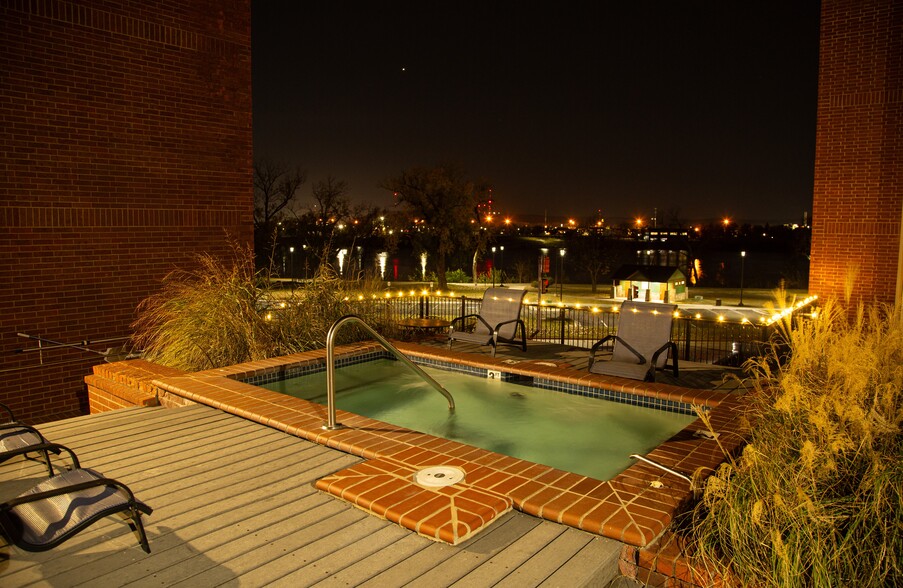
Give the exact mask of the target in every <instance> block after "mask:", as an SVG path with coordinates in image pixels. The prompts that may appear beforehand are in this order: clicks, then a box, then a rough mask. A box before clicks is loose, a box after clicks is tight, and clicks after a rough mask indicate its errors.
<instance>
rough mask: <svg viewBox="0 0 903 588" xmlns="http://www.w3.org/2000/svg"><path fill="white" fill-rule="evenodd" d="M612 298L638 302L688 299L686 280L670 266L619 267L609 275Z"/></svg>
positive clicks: (675, 267)
mask: <svg viewBox="0 0 903 588" xmlns="http://www.w3.org/2000/svg"><path fill="white" fill-rule="evenodd" d="M612 282H613V286H614V297H615V298H620V299H627V300H639V301H641V302H643V301H646V302H676V301H678V300H686V299H687V276H686V274H684V273H683V272H682V271H681V270H680V268H678V267H677V266H673V265H633V264H630V265H622V266H621V267H620V268H618V270H617V271H616V272H615V273H614V274H613V275H612Z"/></svg>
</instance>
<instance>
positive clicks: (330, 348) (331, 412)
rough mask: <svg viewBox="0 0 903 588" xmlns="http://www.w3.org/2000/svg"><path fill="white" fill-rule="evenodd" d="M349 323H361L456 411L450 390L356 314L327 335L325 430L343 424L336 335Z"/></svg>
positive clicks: (343, 318)
mask: <svg viewBox="0 0 903 588" xmlns="http://www.w3.org/2000/svg"><path fill="white" fill-rule="evenodd" d="M348 322H356V323H360V325H361V326H362V327H364V330H365V331H367V332H368V333H370V335H372V336H373V338H374V339H376V340H377V341H378V342H379V344H380V345H382V346H383V347H384V348H385V349H386V351H389V352H390V353H392V355H394V356H395V357H396V359H398V360H399V361H401V362H402V363H403V364H405V365H407V366H408V367H409V368H411V369H412V370H414V373H416V374H417V375H419V376H420V377H421V378H423V380H424V381H426V383H427V384H429V385H430V386H432V387H433V388H435V389H436V390H437V391H438V392H439V393H440V394H442V395H443V396H445V398H446V399H447V400H448V410H455V399H454V398H452V395H451V394H449V392H448V390H446V389H445V388H443V387H442V386H441V385H440V384H439V382H437V381H436V380H434V379H433V378H431V377H430V375H429V374H427V373H426V372H425V371H423V370H422V369H420V367H419V366H418V365H416V364H415V363H414V362H413V361H411V360H410V359H408V358H407V357H405V355H404V354H403V353H402V352H401V351H399V350H398V349H396V348H395V346H394V345H392V344H391V343H389V341H387V340H386V338H385V337H383V336H382V335H380V334H379V333H377V332H376V331H374V330H373V327H371V326H370V325H368V324H367V323H366V322H364V319H362V318H361V317H359V316H357V315H356V314H346V315H345V316H343V317H342V318H340V319H339V320H337V321H336V322H334V323H332V326H331V327H329V331H328V332H327V333H326V414H327V416H326V418H327V421H326V424H325V425H323V428H324V429H326V430H329V431H331V430H333V429H340V428H342V426H343V425H342V424H341V423H337V422H336V418H335V335H336V332H338V330H339V327H340V326H342V325H344V324H345V323H348Z"/></svg>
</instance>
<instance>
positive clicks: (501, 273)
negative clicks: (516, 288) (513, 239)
mask: <svg viewBox="0 0 903 588" xmlns="http://www.w3.org/2000/svg"><path fill="white" fill-rule="evenodd" d="M499 252H500V253H499V255H500V256H501V257H500V259H499V286H504V285H505V270H504V267H505V246H504V245H499Z"/></svg>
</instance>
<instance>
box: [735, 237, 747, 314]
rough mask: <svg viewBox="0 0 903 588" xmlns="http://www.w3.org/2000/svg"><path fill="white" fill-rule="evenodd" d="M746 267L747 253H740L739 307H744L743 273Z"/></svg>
mask: <svg viewBox="0 0 903 588" xmlns="http://www.w3.org/2000/svg"><path fill="white" fill-rule="evenodd" d="M745 265H746V251H741V252H740V304H738V305H737V306H743V272H744V269H745V267H744V266H745Z"/></svg>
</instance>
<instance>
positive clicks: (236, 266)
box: [132, 248, 382, 371]
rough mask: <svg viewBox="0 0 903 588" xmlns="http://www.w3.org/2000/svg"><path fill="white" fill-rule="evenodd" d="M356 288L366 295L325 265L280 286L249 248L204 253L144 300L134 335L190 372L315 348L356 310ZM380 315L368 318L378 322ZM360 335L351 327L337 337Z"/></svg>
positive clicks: (164, 360)
mask: <svg viewBox="0 0 903 588" xmlns="http://www.w3.org/2000/svg"><path fill="white" fill-rule="evenodd" d="M352 286H354V287H355V291H356V292H359V291H360V288H361V286H362V284H361V283H357V284H350V283H348V282H345V281H344V280H341V279H338V278H337V277H336V276H335V274H334V273H332V271H331V270H330V269H329V268H328V266H325V265H324V266H322V269H321V270H320V271H319V272H318V273H317V275H316V276H315V277H314V278H313V279H312V280H310V281H309V282H307V283H305V285H304V286H303V287H301V288H296V289H293V290H292V291H290V292H285V291H280V290H277V289H275V288H274V287H273V284H272V282H271V281H270V280H269V276H268V273H267V272H256V271H255V269H254V256H253V254H252V253H251V252H250V251H249V250H243V249H240V248H236V249H235V254H234V256H233V258H232V259H228V260H221V259H219V258H216V257H213V256H211V255H207V254H203V255H199V256H198V257H197V266H196V267H195V268H194V269H191V270H183V269H180V270H176V271H173V272H172V273H170V274H169V275H168V276H167V277H166V278H165V279H164V281H163V288H162V289H161V291H160V292H159V293H157V294H155V295H152V296H150V297H148V298H146V299H145V300H143V301H142V302H141V303H140V304H139V306H138V318H137V319H136V321H135V322H134V324H133V325H132V326H133V327H134V329H135V335H134V337H133V339H134V342H135V344H136V346H137V347H138V348H140V349H142V350H143V352H144V357H146V358H147V359H148V360H150V361H155V362H157V363H160V364H163V365H168V366H172V367H177V368H179V369H183V370H186V371H199V370H204V369H211V368H216V367H224V366H229V365H234V364H237V363H242V362H246V361H254V360H259V359H265V358H268V357H275V356H279V355H286V354H289V353H296V352H299V351H304V350H308V349H314V348H318V347H322V346H323V345H324V343H325V341H326V333H327V332H328V330H329V327H330V326H331V325H332V323H333V322H335V321H336V320H337V319H338V318H340V317H341V316H343V315H344V314H348V313H349V312H351V310H352V308H351V304H350V302H349V291H348V289H349V288H350V287H352ZM381 316H382V315H380V314H379V313H373V316H370V317H367V318H368V320H371V321H373V322H376V323H379V321H380V320H381V318H380V317H381ZM376 326H377V327H378V326H380V325H379V324H377V325H376ZM359 337H360V330H359V329H355V328H351V327H350V328H348V329H344V330H342V331H341V333H340V334H339V337H338V342H347V341H350V340H354V339H357V338H359Z"/></svg>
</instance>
